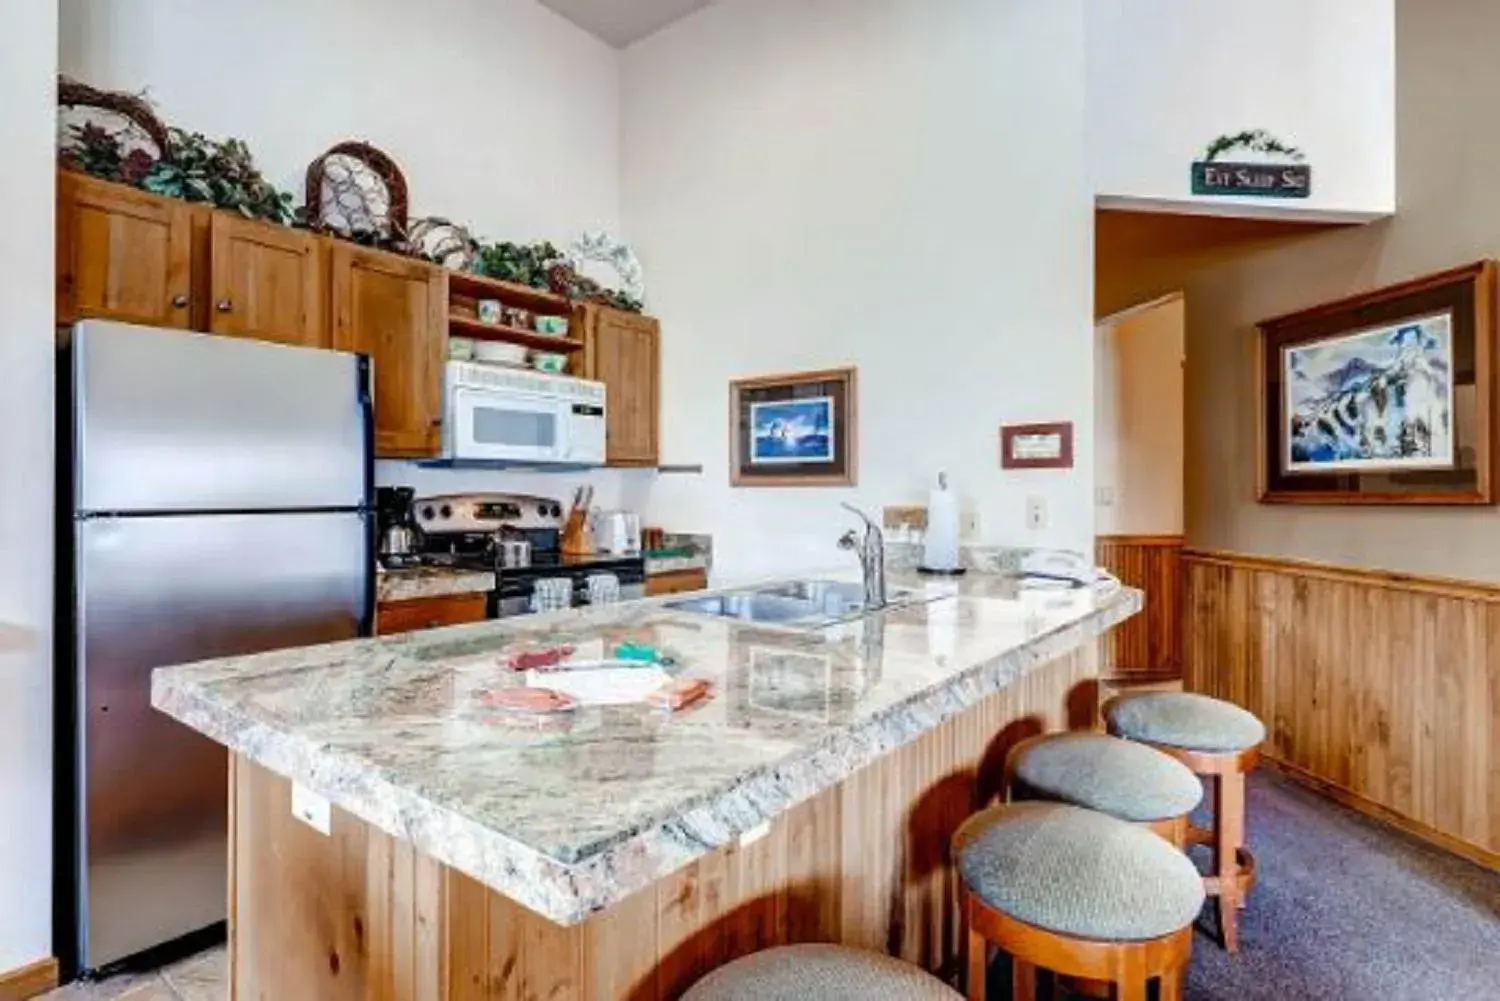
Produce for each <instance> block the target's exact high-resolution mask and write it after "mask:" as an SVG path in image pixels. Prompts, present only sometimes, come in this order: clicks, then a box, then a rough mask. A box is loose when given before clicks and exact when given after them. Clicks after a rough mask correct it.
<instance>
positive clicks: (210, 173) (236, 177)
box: [58, 123, 295, 225]
mask: <svg viewBox="0 0 1500 1001" xmlns="http://www.w3.org/2000/svg"><path fill="white" fill-rule="evenodd" d="M71 131H72V133H73V140H74V145H73V146H72V147H70V148H67V149H64V150H61V151H60V152H59V154H58V156H59V159H61V160H62V163H63V165H64V166H65V167H68V168H70V169H72V170H77V171H81V172H83V173H85V174H91V175H93V176H94V177H101V178H103V179H104V180H106V181H117V182H119V183H121V184H129V185H131V186H133V187H137V188H144V189H145V190H147V191H150V192H152V193H154V194H158V195H165V196H167V197H169V198H181V199H183V200H184V201H189V202H208V203H209V204H211V205H215V206H218V207H219V208H222V209H230V210H232V211H235V212H238V213H240V214H241V215H243V216H245V217H247V218H250V219H268V220H270V221H271V222H278V223H281V224H282V225H291V223H292V222H293V221H294V218H295V213H294V212H293V211H292V196H291V195H290V194H288V193H286V192H284V191H277V190H276V189H275V188H274V187H273V186H272V185H271V184H270V183H269V182H268V181H267V180H266V179H265V178H264V177H262V176H261V173H260V171H259V170H257V169H256V168H255V161H254V158H253V157H251V155H250V150H249V148H248V147H247V146H246V145H245V144H244V143H243V142H241V141H240V140H238V139H226V140H224V141H223V142H215V141H213V140H212V139H209V138H207V137H206V136H204V135H202V134H201V133H198V132H185V131H183V130H182V129H175V128H174V129H172V130H171V131H170V133H169V141H168V143H167V155H166V156H165V157H163V158H162V159H160V160H158V159H155V158H153V157H152V156H151V154H150V153H148V152H147V151H146V150H143V149H133V150H131V151H130V152H128V153H127V152H125V149H124V143H123V142H122V141H121V138H120V136H118V135H116V134H114V133H111V132H109V131H108V130H106V129H103V128H101V127H99V126H98V125H95V124H93V123H89V124H85V125H82V126H74V127H73V128H72V129H71Z"/></svg>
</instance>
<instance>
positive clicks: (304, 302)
mask: <svg viewBox="0 0 1500 1001" xmlns="http://www.w3.org/2000/svg"><path fill="white" fill-rule="evenodd" d="M209 233H210V237H209V239H210V250H209V261H210V279H209V301H210V303H211V305H210V307H209V312H208V317H209V330H210V331H211V332H213V333H215V334H225V335H228V336H231V337H251V338H254V339H255V340H259V341H275V342H277V343H280V344H296V345H301V346H303V347H311V348H326V347H328V346H329V342H330V339H329V336H328V331H327V328H326V326H325V324H324V322H323V311H324V306H323V302H324V295H323V276H322V271H323V267H322V254H321V253H320V247H319V244H320V241H319V240H318V238H317V237H315V236H313V235H312V234H311V233H305V232H302V231H301V230H295V229H288V228H287V227H285V226H275V225H272V224H270V223H264V222H256V221H254V220H250V219H245V218H242V217H240V216H237V215H231V214H229V213H227V212H215V213H213V221H212V222H211V223H210V225H209Z"/></svg>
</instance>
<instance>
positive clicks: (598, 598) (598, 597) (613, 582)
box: [588, 573, 620, 605]
mask: <svg viewBox="0 0 1500 1001" xmlns="http://www.w3.org/2000/svg"><path fill="white" fill-rule="evenodd" d="M588 595H589V604H590V605H613V604H615V603H616V602H618V601H619V600H620V578H618V577H616V576H615V575H614V574H612V573H596V574H590V575H589V579H588Z"/></svg>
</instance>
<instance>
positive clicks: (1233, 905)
mask: <svg viewBox="0 0 1500 1001" xmlns="http://www.w3.org/2000/svg"><path fill="white" fill-rule="evenodd" d="M1244 843H1245V774H1244V772H1228V773H1226V774H1223V775H1220V776H1219V777H1218V781H1216V782H1215V783H1214V869H1215V875H1217V876H1218V878H1219V926H1220V930H1221V931H1222V932H1223V934H1224V948H1225V949H1226V950H1227V951H1229V952H1231V953H1233V952H1238V951H1239V948H1240V881H1239V875H1240V857H1239V850H1240V846H1241V845H1243V844H1244Z"/></svg>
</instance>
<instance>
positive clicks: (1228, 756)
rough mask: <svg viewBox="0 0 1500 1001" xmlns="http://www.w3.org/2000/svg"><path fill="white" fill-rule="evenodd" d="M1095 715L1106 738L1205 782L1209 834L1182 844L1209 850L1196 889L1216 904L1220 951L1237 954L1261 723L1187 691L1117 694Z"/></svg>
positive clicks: (1193, 832) (1250, 871) (1250, 867)
mask: <svg viewBox="0 0 1500 1001" xmlns="http://www.w3.org/2000/svg"><path fill="white" fill-rule="evenodd" d="M1103 714H1104V722H1105V725H1106V726H1107V727H1108V729H1109V732H1110V733H1112V734H1114V735H1116V736H1118V737H1124V738H1126V739H1128V740H1135V741H1140V742H1141V743H1143V744H1149V745H1151V746H1152V747H1156V748H1158V749H1160V750H1162V751H1165V752H1166V753H1167V754H1170V755H1172V756H1173V757H1174V758H1176V759H1177V760H1178V761H1181V762H1182V763H1183V764H1184V765H1186V766H1187V767H1188V768H1190V769H1192V770H1193V771H1194V772H1195V773H1196V774H1198V775H1200V776H1203V777H1204V778H1209V779H1212V780H1213V785H1214V820H1213V829H1212V830H1202V829H1199V828H1193V829H1190V830H1189V831H1188V842H1189V843H1190V844H1206V845H1209V846H1211V847H1212V849H1213V862H1212V865H1211V867H1210V872H1209V874H1208V875H1207V876H1205V877H1204V879H1203V885H1204V889H1205V890H1206V892H1207V893H1208V894H1209V895H1210V896H1215V897H1218V898H1219V930H1220V932H1221V933H1222V934H1223V936H1224V948H1225V949H1226V950H1228V951H1229V952H1238V951H1239V947H1240V924H1239V912H1240V909H1241V908H1243V907H1244V906H1245V901H1246V899H1247V898H1248V897H1249V895H1250V890H1251V888H1252V887H1254V885H1255V856H1254V855H1252V854H1251V853H1250V849H1248V848H1246V847H1245V775H1246V773H1248V772H1249V771H1250V770H1251V769H1253V768H1254V767H1255V766H1256V764H1257V763H1258V762H1259V761H1260V745H1261V742H1262V741H1264V740H1265V739H1266V728H1265V724H1263V723H1261V721H1260V720H1259V719H1257V718H1256V717H1255V716H1254V715H1253V714H1251V713H1248V712H1246V711H1245V710H1243V709H1241V708H1240V707H1239V706H1236V705H1232V704H1231V703H1228V702H1222V701H1220V700H1219V699H1211V698H1209V697H1208V696H1206V695H1195V694H1193V693H1191V692H1140V693H1137V694H1128V695H1119V696H1116V697H1115V698H1113V699H1110V700H1109V701H1108V702H1106V703H1105V704H1104V709H1103Z"/></svg>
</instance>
